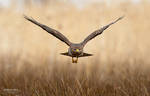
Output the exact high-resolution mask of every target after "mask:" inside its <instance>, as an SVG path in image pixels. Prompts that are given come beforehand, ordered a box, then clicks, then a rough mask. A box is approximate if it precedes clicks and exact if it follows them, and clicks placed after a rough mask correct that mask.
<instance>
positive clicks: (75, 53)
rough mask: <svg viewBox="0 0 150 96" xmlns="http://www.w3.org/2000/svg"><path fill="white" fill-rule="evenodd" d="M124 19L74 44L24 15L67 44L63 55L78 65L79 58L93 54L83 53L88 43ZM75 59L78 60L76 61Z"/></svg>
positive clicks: (60, 34)
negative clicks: (66, 49) (66, 50)
mask: <svg viewBox="0 0 150 96" xmlns="http://www.w3.org/2000/svg"><path fill="white" fill-rule="evenodd" d="M123 17H124V16H122V17H120V18H118V19H117V20H115V21H113V22H111V23H109V24H108V25H106V26H103V27H102V28H100V29H98V30H96V31H94V32H93V33H91V34H90V35H89V36H87V37H86V38H85V39H84V40H83V41H82V42H81V43H72V42H70V41H69V40H68V39H67V38H66V37H65V36H64V35H63V34H62V33H60V32H59V31H57V30H55V29H52V28H50V27H48V26H46V25H44V24H41V23H39V22H38V21H36V20H35V19H33V18H30V17H27V16H25V15H24V18H25V19H26V20H28V21H30V22H32V23H34V24H35V25H37V26H39V27H41V28H42V29H43V30H45V31H47V32H48V33H49V34H51V35H53V36H55V37H56V38H58V39H59V40H61V41H62V42H64V43H66V44H67V45H68V46H69V48H68V52H65V53H61V55H65V56H70V57H72V63H77V61H78V58H79V57H86V56H92V55H93V54H88V53H85V52H83V48H84V46H85V45H86V44H87V42H88V41H90V40H92V39H93V38H95V37H96V36H98V35H100V34H102V33H103V31H104V30H106V29H107V28H108V27H109V26H111V25H112V24H115V23H116V22H117V21H119V20H121V19H122V18H123ZM74 58H76V59H74Z"/></svg>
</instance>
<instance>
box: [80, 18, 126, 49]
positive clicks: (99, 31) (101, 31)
mask: <svg viewBox="0 0 150 96" xmlns="http://www.w3.org/2000/svg"><path fill="white" fill-rule="evenodd" d="M123 17H124V16H122V17H120V18H118V19H117V20H115V21H113V22H111V23H110V24H108V25H106V26H104V27H102V28H101V29H98V30H96V31H94V32H93V33H91V34H90V35H89V36H88V37H86V38H85V39H84V41H83V42H81V44H82V45H83V46H84V45H85V44H86V43H87V42H88V41H90V40H92V39H93V38H95V37H96V36H98V35H100V34H101V33H103V31H104V30H106V29H107V28H108V27H109V26H110V25H112V24H115V23H116V22H117V21H119V20H121V19H122V18H123Z"/></svg>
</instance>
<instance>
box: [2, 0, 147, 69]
mask: <svg viewBox="0 0 150 96" xmlns="http://www.w3.org/2000/svg"><path fill="white" fill-rule="evenodd" d="M23 14H25V15H27V16H30V17H33V18H34V19H36V20H37V21H39V22H40V23H43V24H45V25H48V26H49V27H51V28H54V29H56V30H59V31H60V32H61V33H62V34H64V35H65V36H66V37H68V38H69V40H70V41H72V42H74V43H79V42H81V41H82V40H84V38H85V37H86V36H88V35H89V34H90V33H91V32H93V31H95V30H97V29H99V28H101V27H102V26H104V25H106V24H108V23H110V22H112V21H113V20H115V19H117V18H118V17H120V16H122V15H125V18H124V19H123V20H121V21H119V22H117V23H116V24H114V25H112V26H111V27H110V28H108V29H107V30H106V31H105V32H104V33H103V34H102V35H100V36H98V37H96V38H95V39H93V40H92V41H90V42H89V43H88V44H87V46H86V47H85V49H84V51H85V52H88V53H92V54H94V56H92V57H85V58H80V59H79V65H81V64H83V63H84V64H86V65H88V64H91V63H93V62H95V61H96V60H97V61H99V62H101V64H104V66H107V64H108V63H107V62H124V61H128V62H130V64H131V66H132V65H134V63H135V62H139V61H142V62H144V64H149V63H150V59H149V56H150V50H149V49H150V43H149V41H150V39H149V35H150V32H149V28H150V21H149V20H150V0H0V57H1V59H0V60H1V62H2V63H3V64H10V65H11V64H12V63H14V61H15V64H17V65H18V66H19V67H21V66H22V65H23V64H25V63H26V62H28V63H29V64H32V65H39V64H44V63H48V64H60V65H61V64H65V63H66V62H67V63H71V58H70V57H65V56H61V55H60V54H59V53H62V52H66V51H67V50H68V46H66V44H64V43H62V42H61V41H59V40H58V39H56V38H55V37H53V36H51V35H49V34H48V33H47V32H45V31H44V30H42V29H41V28H39V27H37V26H36V25H34V24H32V23H30V22H28V21H26V20H25V19H24V18H23ZM123 64H124V63H123ZM141 64H143V63H141Z"/></svg>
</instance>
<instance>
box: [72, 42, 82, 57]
mask: <svg viewBox="0 0 150 96" xmlns="http://www.w3.org/2000/svg"><path fill="white" fill-rule="evenodd" d="M70 49H71V53H72V54H73V55H80V54H81V53H82V52H83V47H82V46H81V45H80V44H73V45H72V46H71V47H70Z"/></svg>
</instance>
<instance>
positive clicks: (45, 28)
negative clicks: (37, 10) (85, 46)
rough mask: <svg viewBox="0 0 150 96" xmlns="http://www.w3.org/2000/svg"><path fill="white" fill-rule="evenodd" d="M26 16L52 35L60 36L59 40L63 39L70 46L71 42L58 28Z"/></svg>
mask: <svg viewBox="0 0 150 96" xmlns="http://www.w3.org/2000/svg"><path fill="white" fill-rule="evenodd" d="M24 18H25V19H26V20H28V21H30V22H32V23H34V24H36V25H38V26H39V27H41V28H42V29H44V30H45V31H47V32H48V33H50V34H51V35H53V36H55V37H56V38H58V39H59V40H61V41H62V42H65V43H66V44H67V45H68V46H70V44H71V42H70V41H69V40H68V39H67V38H66V37H65V36H64V35H63V34H61V33H60V32H58V31H57V30H54V29H52V28H50V27H48V26H46V25H44V24H41V23H39V22H37V21H36V20H34V19H33V18H29V17H27V16H25V15H24Z"/></svg>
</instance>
